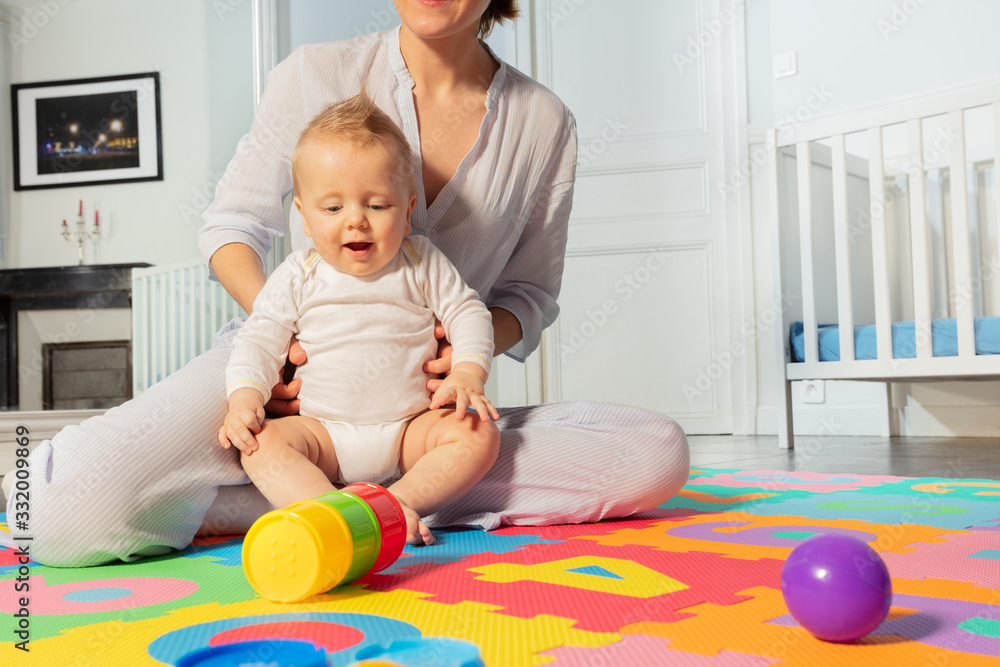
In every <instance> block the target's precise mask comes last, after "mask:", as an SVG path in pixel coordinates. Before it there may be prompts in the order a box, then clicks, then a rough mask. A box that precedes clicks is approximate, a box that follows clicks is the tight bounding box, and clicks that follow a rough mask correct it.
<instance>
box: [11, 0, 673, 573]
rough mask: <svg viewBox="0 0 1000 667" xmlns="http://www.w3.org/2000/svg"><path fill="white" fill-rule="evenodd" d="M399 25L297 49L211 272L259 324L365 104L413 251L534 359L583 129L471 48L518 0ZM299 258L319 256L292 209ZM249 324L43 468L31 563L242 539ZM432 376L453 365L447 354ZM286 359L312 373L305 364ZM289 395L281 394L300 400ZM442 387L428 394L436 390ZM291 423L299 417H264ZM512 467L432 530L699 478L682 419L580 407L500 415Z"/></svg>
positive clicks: (483, 0) (209, 236)
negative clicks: (334, 137)
mask: <svg viewBox="0 0 1000 667" xmlns="http://www.w3.org/2000/svg"><path fill="white" fill-rule="evenodd" d="M396 8H397V10H398V11H399V15H400V17H401V19H402V26H400V27H399V28H398V29H396V30H390V31H387V32H384V33H378V34H376V35H369V36H366V37H362V38H359V39H356V40H352V41H350V42H341V43H334V44H325V45H313V46H307V47H302V48H300V49H297V50H296V51H295V52H294V53H293V54H292V55H291V56H289V58H288V59H286V60H285V61H283V62H282V63H281V64H279V65H278V67H277V68H275V70H274V72H272V74H271V76H270V77H269V79H268V85H267V89H266V90H265V94H264V97H263V99H262V100H261V103H260V106H259V107H258V110H257V114H256V117H255V119H254V123H253V126H252V127H251V130H250V133H249V134H248V135H247V136H246V137H244V138H243V140H242V141H241V142H240V145H239V147H238V148H237V151H236V155H235V157H234V158H233V161H232V162H231V163H230V165H229V168H228V169H227V172H226V175H225V176H224V177H223V179H222V180H221V181H220V183H219V187H218V190H217V192H216V199H215V201H214V203H213V204H212V206H211V207H210V208H209V210H208V211H206V213H205V225H204V227H203V228H202V230H201V232H200V234H199V244H200V246H201V249H202V252H203V254H204V255H205V256H206V258H209V262H210V266H211V269H212V271H213V272H214V274H215V275H216V276H217V277H218V279H219V280H220V281H221V282H222V284H223V285H224V286H225V287H226V289H227V290H228V291H229V292H230V294H232V295H233V297H234V298H235V299H236V300H237V301H238V302H239V303H240V305H242V306H243V308H244V309H246V310H247V311H250V310H251V308H252V306H253V300H254V298H255V297H256V295H257V293H258V292H259V290H260V288H261V286H263V284H264V282H265V276H264V272H263V269H262V261H263V258H264V256H265V255H266V253H267V244H268V237H269V235H272V234H280V233H283V232H284V230H285V224H286V223H285V214H284V209H283V206H282V200H283V199H284V197H285V196H286V195H287V194H288V193H289V192H290V191H291V169H290V164H291V153H292V149H293V148H294V145H295V139H296V137H297V136H298V134H299V131H300V130H301V129H302V127H303V126H304V125H305V124H306V123H307V122H308V120H309V119H310V118H312V117H313V116H314V115H315V114H316V113H318V112H319V111H320V110H321V109H322V108H323V107H324V106H326V105H327V104H329V103H332V102H336V101H339V100H340V99H344V98H346V97H350V96H352V95H354V94H356V93H357V92H358V91H359V90H360V89H361V88H362V87H364V88H365V89H366V90H367V91H368V94H369V95H370V96H371V97H372V98H373V99H374V100H375V102H376V103H377V104H378V105H379V106H380V107H381V108H382V109H383V110H385V111H386V112H387V113H389V115H390V116H392V117H393V119H394V120H395V121H396V122H398V123H399V125H400V126H401V127H402V128H403V131H404V132H405V133H406V135H407V138H408V139H409V141H410V142H411V145H412V146H413V148H414V153H415V155H416V160H417V163H416V164H417V174H418V175H419V176H420V180H421V181H422V182H421V183H419V193H418V202H417V206H416V209H415V210H414V213H413V217H412V226H413V233H416V234H423V235H425V236H427V237H429V238H430V239H431V240H432V241H433V242H434V243H435V244H436V245H437V246H438V247H439V248H441V250H443V251H444V252H445V254H446V255H447V256H448V257H449V258H450V259H451V260H452V262H453V263H454V264H455V265H456V266H457V267H458V269H459V271H460V272H461V273H462V275H463V277H464V278H465V280H466V281H467V282H468V283H469V284H470V285H471V286H472V287H473V288H474V289H476V290H477V291H478V292H479V294H480V296H481V297H482V298H483V300H484V301H485V302H486V305H487V306H488V307H489V308H490V311H491V313H492V315H493V325H494V334H495V335H494V339H495V345H496V353H497V354H499V353H501V352H506V353H507V354H509V355H510V356H512V357H514V358H516V359H519V360H523V359H524V358H525V357H526V356H527V355H528V354H530V353H531V351H532V350H534V349H535V347H536V346H537V345H538V341H539V339H540V336H541V331H542V329H543V328H544V327H545V326H548V325H549V324H550V323H551V322H552V321H553V320H554V319H555V317H556V314H557V312H558V306H557V305H556V297H557V295H558V291H559V286H560V280H561V276H562V267H563V254H564V251H565V244H566V233H567V224H568V219H569V213H570V207H571V203H572V194H573V182H574V178H575V163H576V127H575V122H574V119H573V117H572V115H571V114H570V113H569V111H568V110H567V109H566V108H565V107H564V106H563V105H562V103H561V102H560V101H559V100H558V99H557V98H556V97H555V96H554V95H553V94H552V93H551V92H549V91H547V90H546V89H545V88H543V87H542V86H540V85H538V84H537V83H535V82H533V81H532V80H531V79H529V78H528V77H526V76H525V75H523V74H521V73H520V72H517V71H516V70H514V69H513V68H510V67H507V66H506V65H505V64H504V63H502V62H500V61H498V60H497V59H496V58H495V57H494V56H493V55H492V53H491V52H490V51H489V50H488V49H487V48H486V47H485V45H483V44H482V42H481V41H480V40H479V36H480V35H484V34H485V33H487V32H488V31H489V29H490V28H491V27H492V26H493V25H494V24H495V23H496V22H497V21H499V20H502V19H504V18H513V16H515V15H516V12H517V9H516V3H515V2H514V0H492V1H491V0H396ZM288 228H289V229H290V230H291V234H292V243H293V246H294V247H295V248H300V247H304V245H305V244H306V243H307V240H306V239H305V237H304V235H303V233H302V223H301V220H300V219H299V217H298V215H297V212H295V211H294V210H293V214H292V220H291V222H290V223H289V227H288ZM240 324H241V322H240V321H234V322H232V323H230V325H228V326H227V327H225V328H224V329H223V330H222V331H220V332H219V334H218V336H217V338H216V345H215V346H214V347H213V349H212V350H210V351H209V352H207V353H205V354H204V355H202V356H200V357H198V358H197V359H195V360H193V361H192V362H191V363H190V364H188V365H187V366H185V367H184V368H183V369H181V370H180V371H178V372H177V373H175V374H173V375H171V376H170V377H168V378H167V379H166V380H164V381H163V382H161V383H159V384H157V385H156V386H154V387H152V388H150V389H149V390H147V391H146V392H144V393H143V394H142V395H141V396H139V397H138V398H136V399H135V400H133V401H130V402H128V403H126V404H125V405H122V406H120V407H118V408H115V409H113V410H110V411H109V412H108V413H107V414H106V415H104V416H102V417H98V418H94V419H90V420H87V421H86V422H84V423H83V424H81V425H80V426H78V427H70V428H67V429H65V430H64V431H62V432H61V433H59V434H58V435H57V436H56V437H55V438H53V440H52V441H51V442H43V443H41V444H40V445H39V446H38V448H37V449H36V450H35V451H34V452H32V455H31V458H30V466H31V467H30V470H31V474H32V478H31V480H32V487H31V494H32V516H31V522H30V525H29V527H28V529H27V530H26V531H22V532H19V533H17V534H25V535H30V536H32V538H33V542H32V549H33V552H32V557H33V558H35V559H36V560H37V561H39V562H41V563H44V564H47V565H57V566H58V565H61V566H80V565H94V564H98V563H102V562H107V561H109V560H114V559H116V558H117V559H122V560H133V559H135V558H138V557H141V556H147V555H154V554H161V553H165V552H167V551H169V550H171V549H173V548H183V547H184V546H186V545H187V544H189V543H190V541H191V539H192V537H193V536H194V535H195V533H196V532H197V531H199V529H200V530H201V532H202V533H203V534H207V533H233V532H240V531H245V530H246V529H247V528H248V527H249V525H250V524H251V523H252V522H253V521H254V520H255V519H256V518H258V517H259V516H260V515H261V514H262V513H264V512H266V511H268V510H269V509H271V508H270V505H268V504H267V502H266V501H265V500H264V499H263V497H262V496H261V495H260V493H259V492H257V491H256V489H255V488H254V487H253V486H252V485H249V484H248V482H249V480H248V479H247V478H246V476H245V475H244V473H243V471H242V469H241V467H240V464H239V460H238V458H237V457H236V456H235V455H234V454H233V450H224V449H222V448H220V447H218V446H217V445H216V444H214V441H215V433H216V432H217V430H218V427H219V425H220V424H221V423H222V419H223V417H224V415H225V411H226V401H225V394H224V392H223V379H222V377H223V370H224V367H225V363H226V359H227V357H228V354H229V344H230V342H231V340H232V336H233V335H234V334H235V331H236V330H237V329H238V327H239V325H240ZM441 349H442V351H441V358H440V359H438V360H437V361H436V362H431V363H430V364H428V365H427V368H426V370H427V371H428V372H430V373H439V372H443V371H445V370H447V369H448V368H449V367H450V350H449V348H448V346H447V345H446V344H443V345H442V348H441ZM290 356H291V357H292V360H293V361H294V362H296V363H300V364H301V363H307V360H304V359H303V358H302V357H303V356H304V355H303V354H302V352H301V349H293V351H292V352H291V354H290ZM297 387H298V385H297V382H296V381H293V382H292V383H291V384H290V385H288V386H280V387H278V388H276V395H278V396H281V397H284V398H285V399H291V398H293V397H294V396H295V394H296V392H297ZM429 388H433V381H432V382H430V383H429ZM269 407H270V408H271V409H272V411H275V412H279V413H285V414H287V413H293V412H295V411H296V410H297V406H296V404H295V401H294V400H292V401H287V400H286V401H282V402H279V403H272V405H270V406H269ZM497 426H498V427H499V428H500V430H501V447H500V457H499V459H498V461H497V463H496V464H495V465H494V467H493V468H492V469H491V470H490V472H489V473H488V474H487V475H486V477H485V478H484V479H483V480H482V481H481V482H480V483H479V484H477V485H476V486H475V487H474V488H473V489H472V491H470V492H469V493H468V494H466V495H465V496H464V497H462V498H461V499H460V500H459V501H458V502H456V503H455V504H453V505H452V506H450V507H448V508H447V509H445V510H443V511H441V512H438V513H437V514H435V515H433V516H431V517H427V518H426V519H425V523H427V525H428V526H431V527H433V526H443V525H473V526H479V527H481V528H484V529H491V528H494V527H496V526H498V525H501V524H522V525H525V524H532V525H542V524H554V523H570V522H582V521H596V520H599V519H601V518H605V517H614V516H626V515H628V514H632V513H634V512H639V511H643V510H646V509H650V508H652V507H655V506H656V505H658V504H660V503H661V502H663V501H664V500H666V499H667V498H669V497H671V496H672V495H674V494H675V493H676V492H677V490H678V489H679V488H680V487H681V486H682V485H683V484H684V482H685V481H686V480H687V474H688V448H687V441H686V439H685V437H684V434H683V431H681V429H680V428H679V427H678V426H677V424H676V423H674V422H673V421H671V420H669V419H666V418H664V417H660V416H658V415H655V414H651V413H647V412H643V411H641V410H637V409H634V408H628V407H624V406H616V405H608V404H597V403H586V402H574V403H561V404H553V405H543V406H533V407H528V408H515V409H508V410H501V418H500V420H499V421H498V422H497Z"/></svg>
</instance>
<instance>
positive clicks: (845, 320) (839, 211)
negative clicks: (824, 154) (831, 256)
mask: <svg viewBox="0 0 1000 667" xmlns="http://www.w3.org/2000/svg"><path fill="white" fill-rule="evenodd" d="M830 142H831V144H830V146H831V154H830V158H831V162H830V167H831V170H832V171H833V229H834V235H835V236H834V252H835V254H836V260H837V325H838V331H839V333H840V359H841V361H854V306H853V299H852V295H851V237H850V228H849V226H848V224H847V152H846V150H845V148H844V135H842V134H837V135H834V136H832V137H830Z"/></svg>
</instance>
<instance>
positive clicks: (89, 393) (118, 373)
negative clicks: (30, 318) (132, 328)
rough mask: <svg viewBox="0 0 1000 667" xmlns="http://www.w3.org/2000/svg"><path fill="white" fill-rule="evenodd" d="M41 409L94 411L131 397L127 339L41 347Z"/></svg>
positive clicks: (129, 355) (129, 351)
mask: <svg viewBox="0 0 1000 667" xmlns="http://www.w3.org/2000/svg"><path fill="white" fill-rule="evenodd" d="M42 359H43V363H44V365H43V369H42V408H43V409H44V410H98V409H108V408H113V407H115V406H117V405H121V404H122V403H124V402H125V401H127V400H128V399H130V398H132V349H131V341H128V340H102V341H87V342H79V343H44V344H43V345H42Z"/></svg>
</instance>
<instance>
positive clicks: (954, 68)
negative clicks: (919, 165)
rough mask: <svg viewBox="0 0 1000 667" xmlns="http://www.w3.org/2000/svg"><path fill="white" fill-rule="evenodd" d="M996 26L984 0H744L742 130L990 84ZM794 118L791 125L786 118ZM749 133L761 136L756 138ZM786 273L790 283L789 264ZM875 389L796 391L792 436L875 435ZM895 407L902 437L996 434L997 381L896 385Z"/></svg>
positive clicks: (763, 362) (759, 209)
mask: <svg viewBox="0 0 1000 667" xmlns="http://www.w3.org/2000/svg"><path fill="white" fill-rule="evenodd" d="M997 25H1000V3H996V2H993V1H992V0H967V1H965V2H942V1H935V0H878V1H874V0H840V1H839V2H836V3H812V2H795V1H794V0H748V1H747V36H746V42H747V83H748V101H749V117H750V123H751V125H752V126H773V125H775V124H780V123H782V122H784V123H786V124H791V125H793V126H794V125H795V123H796V122H802V121H805V122H808V121H809V120H813V119H815V118H819V117H822V116H826V115H832V114H836V113H840V112H843V111H845V110H849V109H854V108H858V107H868V106H875V105H878V104H880V103H884V102H886V101H889V100H894V99H900V98H906V97H913V96H917V95H920V94H922V93H927V92H930V91H933V90H939V89H944V88H951V87H955V86H961V85H963V84H971V83H973V82H976V81H981V80H984V79H987V78H989V77H996V76H997V75H998V74H1000V49H998V48H997V46H996V44H997V41H996V26H997ZM789 51H795V52H796V53H797V61H798V62H797V64H798V74H796V75H795V76H791V77H787V78H782V79H775V78H774V76H773V71H772V65H773V64H772V58H773V56H774V55H778V54H782V53H787V52H789ZM817 93H819V94H817ZM811 96H812V97H811ZM810 102H812V103H813V105H812V106H813V108H810ZM797 113H798V119H797V120H791V121H790V120H789V118H792V119H794V118H795V117H796V114H797ZM751 134H752V135H755V136H756V138H757V140H761V136H760V133H756V134H755V133H754V132H751ZM749 187H751V195H752V201H753V238H754V266H755V270H754V274H755V276H754V292H755V300H756V311H757V317H758V321H759V324H758V327H759V328H758V331H759V335H758V345H757V353H758V373H759V374H758V405H759V411H758V432H759V433H771V434H773V433H776V432H777V422H776V406H777V402H778V400H779V395H778V385H777V376H776V363H777V362H776V359H775V354H776V353H775V345H774V339H773V337H772V336H773V327H769V326H768V325H767V324H766V322H769V321H772V318H773V311H774V308H775V306H776V305H777V304H776V302H775V298H774V293H775V292H774V286H773V284H772V277H771V253H770V231H769V219H768V216H769V215H770V211H768V208H767V200H768V192H767V183H766V171H765V170H764V169H758V170H756V171H755V172H754V173H753V176H752V178H751V182H750V186H749ZM785 275H786V280H787V275H788V270H787V269H786V273H785ZM769 311H770V312H769ZM987 314H990V315H994V314H1000V313H987ZM857 323H858V324H862V323H863V324H871V323H872V322H870V321H865V322H861V321H860V320H859V321H858V322H857ZM883 387H884V385H881V384H877V383H859V382H827V383H826V402H825V403H823V404H821V405H803V404H802V403H801V401H800V399H799V397H798V395H797V394H796V396H795V406H796V407H795V416H796V432H797V433H810V434H817V433H820V434H832V433H835V434H843V435H878V428H879V423H880V414H879V413H880V410H881V404H882V402H883V401H884V400H885V390H884V388H883ZM893 402H894V405H895V406H896V414H897V417H898V418H899V420H900V423H899V429H900V433H901V434H906V435H926V436H937V435H942V436H947V435H959V436H994V437H995V436H997V435H1000V422H998V421H997V420H996V418H995V415H996V414H997V413H998V410H1000V383H996V382H964V383H963V382H940V383H923V384H906V383H898V384H896V385H895V386H894V389H893Z"/></svg>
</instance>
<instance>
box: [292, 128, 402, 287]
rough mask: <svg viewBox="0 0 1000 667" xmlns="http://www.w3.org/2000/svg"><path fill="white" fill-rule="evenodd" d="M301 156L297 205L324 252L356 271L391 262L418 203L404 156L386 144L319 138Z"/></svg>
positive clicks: (347, 270)
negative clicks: (403, 166) (401, 168)
mask: <svg viewBox="0 0 1000 667" xmlns="http://www.w3.org/2000/svg"><path fill="white" fill-rule="evenodd" d="M298 159H299V164H298V175H299V179H298V181H299V183H298V192H297V193H296V196H295V206H296V207H297V208H298V209H299V212H301V213H302V219H303V220H304V221H305V231H306V236H308V237H309V238H311V239H312V240H313V244H314V245H315V246H316V250H317V251H318V252H319V254H320V256H321V257H322V258H323V259H324V260H326V261H327V263H329V264H330V265H332V266H333V267H334V268H336V269H338V270H339V271H342V272H344V273H350V274H351V275H355V276H366V275H369V274H372V273H375V272H376V271H378V270H380V269H381V268H383V267H384V266H385V265H386V264H388V263H389V262H391V261H392V258H393V257H395V256H396V252H397V251H398V250H399V247H400V245H401V244H402V242H403V237H404V236H405V235H406V234H407V233H409V231H410V213H412V212H413V207H414V206H415V205H416V203H417V196H416V195H415V194H411V193H410V187H409V184H408V182H407V179H406V178H404V177H402V176H401V175H400V173H399V158H398V157H397V156H396V155H395V154H394V153H392V152H391V151H390V150H389V149H388V148H386V147H384V146H382V145H377V146H372V147H370V148H357V147H355V146H354V145H353V144H351V143H350V142H346V141H332V140H329V139H316V140H314V141H312V142H310V143H309V144H307V145H304V146H302V149H301V150H300V152H299V155H298Z"/></svg>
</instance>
